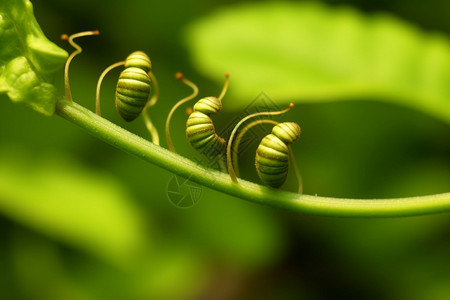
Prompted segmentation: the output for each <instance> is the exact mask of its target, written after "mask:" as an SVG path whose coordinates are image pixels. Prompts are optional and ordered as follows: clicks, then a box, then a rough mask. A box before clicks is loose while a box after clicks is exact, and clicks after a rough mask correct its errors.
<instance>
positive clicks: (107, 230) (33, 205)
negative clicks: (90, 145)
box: [0, 148, 148, 265]
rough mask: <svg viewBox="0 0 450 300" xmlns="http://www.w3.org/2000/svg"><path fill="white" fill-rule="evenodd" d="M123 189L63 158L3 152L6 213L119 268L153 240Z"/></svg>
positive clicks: (0, 190) (0, 171)
mask: <svg viewBox="0 0 450 300" xmlns="http://www.w3.org/2000/svg"><path fill="white" fill-rule="evenodd" d="M132 203H133V199H132V198H131V197H130V195H129V194H128V193H127V192H126V191H125V190H124V188H123V186H122V185H121V184H120V183H119V182H117V181H116V180H114V179H113V178H110V177H108V176H106V175H105V174H98V173H95V172H93V171H91V170H89V169H86V168H83V167H81V166H79V165H78V164H76V163H75V162H73V161H71V160H70V159H68V158H67V157H62V156H60V155H55V154H53V155H49V156H48V157H47V156H42V155H38V156H37V157H36V156H32V155H31V153H29V152H26V151H25V150H23V149H21V148H6V149H0V213H1V214H3V215H4V216H7V217H9V218H11V219H13V220H15V221H16V222H19V223H22V224H24V225H26V226H28V227H30V228H32V229H33V230H35V231H38V232H41V233H43V234H45V235H47V236H49V237H51V238H53V239H56V240H58V241H61V242H62V243H65V244H68V245H72V246H74V247H76V248H79V249H81V250H84V251H85V252H88V253H91V254H93V255H95V256H98V257H101V258H103V259H104V260H105V261H109V262H112V263H115V264H117V265H122V264H126V263H127V262H130V261H133V260H134V259H135V257H136V254H138V253H139V251H140V249H142V246H143V245H144V244H145V243H146V241H147V240H148V238H147V237H146V235H147V234H148V233H145V232H144V230H143V227H142V225H143V223H142V221H143V216H142V215H141V214H140V212H139V211H138V209H137V207H135V206H134V205H133V204H132Z"/></svg>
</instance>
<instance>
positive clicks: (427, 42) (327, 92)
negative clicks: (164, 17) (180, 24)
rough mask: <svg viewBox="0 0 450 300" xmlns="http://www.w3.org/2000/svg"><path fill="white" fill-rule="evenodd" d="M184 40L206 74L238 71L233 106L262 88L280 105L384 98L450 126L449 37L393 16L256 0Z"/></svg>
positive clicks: (192, 30)
mask: <svg viewBox="0 0 450 300" xmlns="http://www.w3.org/2000/svg"><path fill="white" fill-rule="evenodd" d="M184 36H185V41H186V44H187V46H188V47H189V48H190V52H191V55H192V58H193V60H194V62H195V63H194V66H197V67H198V68H199V70H200V71H201V72H203V73H204V74H205V75H206V76H207V77H209V78H216V80H217V81H219V79H220V77H219V72H218V70H219V71H220V70H227V71H228V72H230V73H231V74H233V88H232V89H231V91H230V92H231V93H234V97H230V99H229V100H228V104H229V106H228V107H233V106H234V108H241V107H242V106H244V105H246V102H245V101H243V99H247V101H248V102H250V101H251V100H252V99H254V98H255V97H256V96H257V95H258V94H259V93H260V92H261V91H264V92H265V93H266V94H267V95H269V97H271V98H272V99H276V101H278V104H283V103H289V102H294V103H302V102H305V103H306V102H309V103H311V102H312V103H317V102H323V101H338V100H362V99H365V100H379V101H386V102H389V103H393V104H400V105H404V106H408V107H411V108H415V109H417V110H420V111H422V112H425V113H428V114H430V115H433V116H435V117H438V118H440V119H442V120H444V121H446V122H450V84H449V82H450V81H449V79H450V42H449V39H448V37H447V36H445V35H443V34H437V33H425V32H423V31H421V30H419V29H418V28H416V27H414V26H413V25H411V24H408V23H406V22H404V21H402V20H399V19H397V18H395V17H392V16H390V15H386V14H374V15H371V16H366V15H363V14H362V13H360V12H358V11H356V10H355V9H352V8H350V7H341V8H339V7H338V8H336V7H333V8H329V7H327V6H325V5H323V4H319V3H292V2H264V3H262V2H258V3H254V4H245V5H236V6H233V7H232V8H229V9H222V10H220V11H217V12H216V13H215V14H212V15H210V16H208V17H205V18H203V19H200V20H199V21H195V22H194V23H193V24H192V25H191V26H190V27H189V28H188V30H187V31H186V34H185V35H184ZM204 45H208V47H205V46H204ZM248 102H247V103H248Z"/></svg>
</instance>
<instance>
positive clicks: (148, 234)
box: [0, 0, 450, 299]
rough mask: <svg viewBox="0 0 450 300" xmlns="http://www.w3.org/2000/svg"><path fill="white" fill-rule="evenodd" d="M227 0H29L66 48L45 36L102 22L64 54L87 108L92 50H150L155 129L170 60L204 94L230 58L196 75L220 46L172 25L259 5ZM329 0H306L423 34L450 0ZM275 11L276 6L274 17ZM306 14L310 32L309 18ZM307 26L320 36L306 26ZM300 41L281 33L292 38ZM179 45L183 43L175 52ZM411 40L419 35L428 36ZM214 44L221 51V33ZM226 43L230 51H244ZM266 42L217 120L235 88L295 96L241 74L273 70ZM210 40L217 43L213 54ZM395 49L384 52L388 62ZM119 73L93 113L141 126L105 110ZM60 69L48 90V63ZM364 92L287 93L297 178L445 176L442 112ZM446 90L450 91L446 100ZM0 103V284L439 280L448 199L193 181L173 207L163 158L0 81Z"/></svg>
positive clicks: (7, 291)
mask: <svg viewBox="0 0 450 300" xmlns="http://www.w3.org/2000/svg"><path fill="white" fill-rule="evenodd" d="M233 2H237V1H231V2H230V1H226V2H225V1H214V2H212V1H200V0H198V1H177V2H169V1H144V0H131V1H128V2H127V3H126V4H124V3H123V2H116V1H108V2H106V1H96V2H92V1H86V0H82V1H80V0H78V1H74V0H68V1H57V0H45V1H44V0H41V1H35V2H34V3H33V4H34V8H35V15H36V18H37V20H38V21H39V23H40V25H41V27H42V29H43V32H45V34H46V35H47V37H48V38H49V39H50V40H51V41H53V42H56V43H57V44H58V45H59V46H61V47H63V48H65V49H67V50H68V51H72V49H71V48H70V46H69V45H67V43H66V42H63V41H60V40H59V36H60V35H61V34H62V33H74V32H79V31H84V30H92V29H99V30H100V32H101V35H100V36H99V37H88V38H85V39H80V44H81V45H82V47H83V53H82V54H81V55H80V56H77V57H76V58H75V59H74V61H73V63H72V65H71V72H70V78H71V86H72V94H73V96H74V100H75V101H76V102H78V103H80V104H82V105H84V106H86V107H88V108H90V109H93V108H94V102H95V99H94V98H95V96H94V95H95V86H96V82H97V78H98V76H99V75H100V73H101V72H102V70H103V69H104V68H105V67H106V66H108V65H110V64H111V63H114V62H116V61H120V60H122V59H124V58H125V57H126V56H127V55H128V54H129V53H131V52H132V51H134V50H144V51H146V52H147V53H148V54H149V55H150V57H151V59H152V63H153V67H154V73H155V75H156V77H157V79H158V81H159V84H160V87H161V98H160V101H159V102H158V104H157V105H156V106H155V107H153V108H152V111H151V112H150V114H151V117H152V120H153V121H154V123H155V125H156V127H157V128H159V129H160V134H161V133H162V131H161V130H162V128H163V127H164V122H165V117H166V115H167V113H168V112H169V110H170V108H171V106H172V105H173V104H174V103H175V102H176V100H178V99H181V98H182V97H184V96H186V95H187V94H188V93H189V92H190V91H189V90H188V89H187V88H186V87H185V86H183V85H182V84H180V83H179V82H178V81H176V80H175V79H174V78H173V75H174V74H175V72H177V71H182V72H183V73H184V74H185V76H186V77H187V78H189V79H191V80H192V81H194V82H195V83H197V84H198V85H199V88H200V96H209V95H216V96H217V94H218V93H219V91H220V89H221V84H222V80H223V73H224V72H226V71H232V69H231V68H230V67H231V62H230V65H220V66H218V65H215V66H216V67H215V69H214V70H213V71H214V74H212V73H209V74H208V77H204V76H202V75H200V74H204V73H200V72H203V70H204V65H203V63H204V62H206V61H207V60H206V59H207V57H213V55H214V54H215V50H214V49H217V47H216V45H210V44H202V47H203V48H202V50H201V51H202V53H204V51H205V49H211V54H208V55H207V56H206V54H205V60H201V61H200V60H198V55H199V54H196V53H193V52H192V45H190V44H191V42H192V41H191V40H189V37H188V36H186V32H187V28H192V26H193V25H192V24H198V20H200V19H201V20H206V19H210V20H211V22H212V21H214V20H213V19H211V18H212V17H213V16H218V15H220V14H221V13H220V11H222V10H226V11H230V10H232V11H239V10H240V9H242V8H243V7H244V8H245V7H247V9H246V10H245V14H246V15H247V16H248V17H249V18H251V19H258V18H260V17H261V16H259V11H261V9H262V8H261V7H264V6H266V5H267V4H265V3H264V2H260V1H253V2H248V3H247V4H246V5H244V6H242V4H241V3H233ZM328 2H329V3H330V6H327V8H324V6H322V5H319V6H317V7H319V10H320V9H322V8H323V9H325V10H326V11H327V13H329V14H330V16H333V15H334V14H333V13H334V12H336V13H337V15H339V14H341V13H342V11H343V10H342V7H341V4H345V5H346V8H345V9H344V11H347V12H352V13H350V15H352V16H354V15H358V16H360V18H365V17H364V14H365V15H371V14H372V12H377V13H379V12H383V13H384V14H386V13H387V14H390V16H388V17H385V18H387V19H389V20H398V19H406V20H407V21H408V22H410V23H411V24H414V25H411V26H413V27H414V26H415V27H419V28H422V29H421V30H423V29H425V30H426V32H422V33H420V35H423V36H429V35H434V34H433V33H430V32H429V31H439V32H441V33H440V34H439V35H440V36H443V35H444V34H448V33H450V24H449V23H448V21H447V19H448V16H447V15H446V13H445V12H446V11H448V10H449V9H450V3H447V2H445V1H438V0H430V1H427V2H426V5H425V4H424V2H421V1H406V0H395V1H367V0H353V1H350V0H348V1H344V0H339V1H338V0H330V1H328ZM250 3H252V4H250ZM249 5H252V6H251V8H248V7H249ZM349 6H352V7H354V9H357V10H360V11H363V12H364V14H360V13H358V12H356V11H355V10H353V8H352V9H350V8H348V7H349ZM313 7H314V6H313ZM320 11H321V10H320ZM320 11H319V12H317V14H320ZM243 13H244V12H243ZM266 14H267V13H266ZM271 17H272V18H275V14H273V16H272V14H270V13H269V16H268V18H266V19H265V20H266V23H267V25H266V24H262V25H261V26H263V27H260V28H253V31H254V35H253V36H254V37H255V41H254V43H256V45H253V44H246V45H248V46H245V47H244V45H241V46H242V52H244V51H247V53H248V51H249V49H256V48H257V47H258V45H262V44H264V45H268V44H274V43H275V41H277V40H279V38H280V36H277V35H263V34H261V32H260V30H264V29H263V28H265V27H264V26H272V27H274V28H281V29H280V30H282V29H283V28H282V26H283V24H286V23H283V22H281V24H274V23H273V22H274V21H270V20H271ZM394 18H395V19H394ZM397 18H398V19H397ZM332 19H333V18H331V17H330V22H331V21H332ZM275 22H277V23H280V21H279V19H275ZM286 22H287V21H286ZM393 22H394V23H395V24H397V23H396V22H400V23H402V24H403V22H402V21H393ZM263 23H264V22H263ZM245 24H246V23H245V22H244V21H243V20H242V19H234V20H233V24H231V23H230V24H229V30H230V33H231V32H232V31H231V29H232V28H235V27H236V26H237V27H238V28H240V29H241V30H242V31H244V32H245V30H246V28H247V27H246V25H245ZM327 24H328V23H327ZM389 24H391V23H389ZM284 26H286V29H285V30H286V33H288V32H291V34H292V30H293V29H292V28H291V27H290V26H291V25H289V24H286V25H284ZM324 26H325V25H324ZM394 26H395V25H394ZM311 30H314V31H311V34H315V32H316V30H317V28H311ZM282 31H283V32H284V30H282ZM414 32H416V30H414ZM212 35H214V40H217V39H218V38H220V37H221V36H222V38H223V39H224V43H225V42H226V40H225V37H227V36H228V37H229V34H227V33H226V32H225V34H224V32H214V33H212ZM257 37H259V39H256V38H257ZM261 38H264V40H263V41H261V40H260V39H261ZM335 38H336V39H337V37H335ZM367 39H369V37H367ZM443 39H447V37H443ZM344 40H345V41H347V43H349V45H346V47H348V48H345V49H355V47H356V46H357V45H358V44H359V43H361V42H362V41H367V40H364V39H363V40H362V41H361V40H359V39H344ZM425 40H426V39H425ZM315 41H316V42H317V43H320V42H321V41H322V42H323V41H328V39H327V40H321V39H320V36H317V37H316V40H315ZM186 42H187V44H186ZM246 42H250V40H249V41H246ZM296 42H297V43H298V41H296V40H295V39H294V40H293V41H292V43H293V46H294V44H295V43H296ZM424 43H425V42H424ZM185 45H189V52H188V49H187V48H186V46H185ZM218 45H219V44H218ZM218 45H217V46H218ZM393 45H395V42H393V44H392V46H393ZM2 46H3V45H2ZM295 46H296V47H298V45H295ZM302 46H304V47H305V48H304V50H305V51H308V53H313V54H314V53H317V55H319V54H321V53H322V52H321V51H320V50H323V48H321V49H317V44H314V43H304V44H303V45H302ZM421 46H422V47H423V48H418V49H419V50H420V49H422V50H423V49H425V48H426V45H425V44H424V45H421ZM208 47H210V48H208ZM325 47H326V46H325ZM233 48H234V49H235V48H236V47H233ZM230 49H231V48H230ZM271 49H272V48H271ZM220 50H221V52H219V53H222V54H223V52H224V51H226V50H227V49H220ZM325 50H330V51H331V49H325ZM373 50H374V51H375V50H377V49H373ZM409 50H410V49H409V48H407V49H406V50H405V51H409ZM413 50H414V49H411V51H413ZM416 50H417V49H416ZM275 51H277V50H275ZM397 51H400V50H397ZM396 53H397V54H398V53H399V52H396ZM408 53H409V52H408ZM230 54H231V53H230ZM237 54H238V53H235V54H234V55H236V57H234V58H233V57H231V56H229V57H228V58H229V59H230V60H231V59H233V61H239V62H241V63H242V64H244V63H246V61H245V60H242V58H240V57H239V56H238V55H237ZM267 54H268V55H271V57H272V58H271V59H270V60H265V59H261V57H256V56H255V57H254V60H253V64H254V65H255V67H253V68H251V69H247V67H244V68H242V69H241V70H240V71H239V72H238V71H232V72H233V73H232V74H231V77H230V79H231V81H230V95H227V96H226V97H225V99H224V102H223V105H224V111H223V112H221V114H219V115H217V116H215V117H214V122H215V125H216V127H217V128H218V129H222V128H226V127H227V126H229V124H230V120H235V117H236V116H237V115H239V114H240V112H239V111H237V110H236V109H237V108H238V107H237V106H236V104H234V103H250V102H251V101H252V100H253V99H254V98H256V97H257V96H258V95H259V93H260V92H261V91H264V92H266V94H267V95H268V97H270V98H271V99H272V100H273V101H274V102H275V103H277V104H278V103H283V102H284V101H286V100H288V99H296V97H295V96H296V95H278V94H275V93H274V92H273V91H275V90H269V89H268V86H259V83H257V82H255V80H256V78H257V77H255V79H253V78H252V76H254V75H258V74H257V72H255V70H256V69H255V68H256V67H257V66H260V68H262V66H264V67H267V68H268V70H277V69H279V66H278V65H277V64H278V63H279V60H280V59H281V58H280V57H279V56H277V55H275V54H277V53H270V52H268V53H267ZM409 54H411V53H409ZM447 56H448V53H447ZM191 57H196V59H195V60H191V59H190V58H191ZM216 57H218V59H219V54H218V56H216ZM221 57H222V56H221ZM321 57H322V58H323V55H321V56H318V57H315V56H312V58H311V68H313V67H314V66H315V65H316V64H319V63H320V64H322V65H323V66H324V67H325V70H326V69H327V68H326V67H327V63H329V62H333V60H332V59H326V60H321ZM342 57H344V56H338V58H336V60H337V61H336V62H335V63H337V66H335V67H336V68H340V71H341V74H348V70H347V66H355V65H356V64H357V62H356V61H353V60H351V57H347V58H346V60H342ZM407 57H410V56H407ZM407 57H405V58H407ZM417 57H418V59H419V57H421V56H420V55H418V56H417ZM369 58H370V57H369ZM369 58H367V59H369ZM256 59H259V60H258V61H256ZM386 59H389V57H387V58H386ZM391 59H392V58H391ZM387 61H389V60H387ZM346 62H348V64H346ZM382 62H385V60H382ZM447 62H448V57H447ZM372 63H373V62H372ZM393 63H395V64H396V66H398V63H397V61H393ZM295 66H296V65H295V64H292V68H294V67H295ZM212 67H214V66H212ZM292 68H291V69H292ZM447 69H448V65H447ZM383 70H384V69H383ZM241 71H242V72H244V74H248V73H247V72H251V73H250V75H251V76H250V75H247V76H245V78H242V77H241V75H242V74H240V72H241ZM299 71H301V70H299ZM403 71H404V70H403V69H402V72H403ZM118 72H119V71H117V72H116V73H115V74H114V72H112V73H111V74H109V75H108V77H107V78H106V79H105V81H104V85H103V86H102V110H103V115H104V116H105V117H106V118H108V119H110V120H111V121H113V122H115V123H117V124H119V125H120V126H123V127H125V128H127V129H129V130H130V131H132V132H135V133H137V134H139V135H141V136H144V137H147V138H148V134H147V133H146V131H145V126H144V124H143V122H142V121H141V120H139V119H138V120H136V121H135V122H132V123H130V124H128V123H125V122H124V121H122V120H121V119H120V117H119V116H118V115H117V112H116V111H115V108H114V104H113V99H114V88H115V80H116V79H117V76H118ZM210 72H212V71H210ZM276 74H278V75H276ZM259 75H261V76H264V78H267V79H273V80H275V79H277V78H274V77H278V76H281V75H279V73H270V72H269V73H267V74H264V75H262V74H259ZM381 75H383V74H381ZM388 75H392V73H387V74H386V76H388ZM407 75H409V74H407ZM411 76H412V75H411ZM355 77H356V76H355ZM212 78H218V79H220V82H215V81H211V79H212ZM282 78H284V79H285V81H283V82H282V83H280V84H283V85H286V86H290V87H295V86H305V84H302V82H299V80H298V79H296V78H295V77H293V78H286V76H284V75H283V77H282ZM317 78H319V77H317ZM307 79H309V78H306V79H305V80H307ZM342 80H343V79H342ZM447 81H448V80H447ZM318 83H320V82H318ZM430 83H432V84H435V82H433V81H430ZM436 84H437V82H436ZM56 86H57V87H58V88H59V90H58V94H59V95H61V97H62V95H63V93H64V92H63V73H62V71H60V74H59V77H58V78H57V81H56ZM408 86H409V85H408ZM412 89H413V91H409V95H411V93H412V94H414V93H415V92H416V86H412ZM417 89H418V87H417ZM252 91H254V94H252V93H253V92H252ZM323 92H324V93H325V92H326V91H323ZM436 92H437V91H436ZM447 94H448V93H447ZM370 96H371V97H369V98H370V99H367V98H366V97H361V99H362V98H364V100H375V101H346V102H332V103H327V102H320V103H317V102H315V101H314V102H310V103H300V104H298V105H296V107H295V108H294V110H292V111H291V112H289V113H288V114H286V116H283V117H280V118H279V119H280V120H281V119H283V120H289V121H296V122H298V123H299V124H300V125H301V127H302V136H301V138H300V140H299V141H298V142H297V144H296V145H294V150H295V155H296V158H297V161H298V164H299V167H300V170H301V172H302V175H303V179H304V184H305V193H308V194H316V193H317V194H319V195H326V196H337V197H361V198H364V197H366V198H373V197H397V196H414V195H424V194H431V193H440V192H448V189H449V182H450V127H449V124H448V123H444V122H442V121H441V120H439V119H435V118H433V116H434V114H424V113H422V112H421V111H420V110H413V109H409V108H408V105H404V104H405V103H403V104H402V105H395V104H393V103H394V102H393V101H389V102H388V101H387V100H392V99H391V98H389V99H385V98H384V97H381V96H382V95H370ZM413 96H416V95H413ZM407 97H408V96H407ZM108 99H110V100H108ZM341 99H342V100H347V98H346V97H341ZM414 99H416V98H415V97H414ZM353 100H359V98H357V99H356V98H355V97H353ZM406 100H408V99H406ZM444 100H445V101H446V102H445V103H447V104H448V101H449V99H448V98H446V99H444ZM411 101H412V100H411ZM227 103H229V104H230V105H228V104H227ZM440 103H441V102H440ZM442 103H444V102H442ZM442 103H441V104H442ZM443 105H446V104H443ZM415 107H417V106H415ZM439 109H440V110H442V114H445V113H448V106H441V105H439ZM445 109H447V111H444V110H445ZM0 111H1V112H3V114H2V118H0V156H1V159H0V203H1V210H0V212H1V214H2V216H1V217H0V241H1V242H0V245H1V246H0V298H2V299H255V298H264V299H339V298H345V299H361V298H364V299H380V298H383V299H446V298H448V297H450V289H449V286H450V276H449V274H448V271H447V270H448V267H449V266H448V263H449V262H450V257H449V253H450V249H449V247H450V238H449V237H450V235H449V228H450V224H449V222H448V214H442V215H436V216H426V217H414V218H406V219H373V220H370V219H369V220H366V219H341V218H330V217H317V216H307V215H298V214H293V213H289V212H284V211H278V210H273V209H269V208H266V207H262V206H258V205H253V204H249V203H243V202H242V201H241V200H239V199H234V198H232V197H229V196H226V195H222V194H220V193H217V192H215V191H211V190H208V189H203V192H202V197H201V199H200V201H199V203H198V204H197V205H196V206H194V207H192V208H190V209H179V208H176V207H174V206H173V205H172V204H171V203H170V202H169V201H168V199H167V194H166V193H167V191H166V187H167V184H168V182H169V181H170V180H171V178H172V176H173V175H172V174H170V173H168V172H167V171H165V170H162V169H159V168H157V167H155V166H152V165H149V164H146V163H143V162H142V161H141V160H139V159H138V158H135V157H131V156H129V155H127V154H125V153H121V152H120V151H118V150H116V149H114V148H112V147H110V146H109V145H106V144H104V143H102V142H100V141H98V140H96V139H94V138H92V137H90V136H89V135H87V134H86V133H85V132H83V131H81V130H79V129H78V128H76V127H75V126H73V125H72V124H70V123H68V122H66V121H65V120H62V119H60V118H58V117H56V116H55V117H50V118H47V117H43V116H42V115H39V114H36V113H35V112H33V111H32V110H30V109H28V108H27V107H24V106H21V105H15V104H13V103H11V102H10V101H9V100H8V99H7V97H6V96H5V95H0ZM173 121H174V122H173V124H172V128H173V129H172V132H173V139H174V142H175V146H176V147H177V149H178V150H179V152H180V153H181V154H183V155H186V156H188V157H190V158H192V159H200V157H199V156H198V155H197V154H196V153H195V151H193V150H192V149H190V147H189V145H188V144H187V142H186V140H185V133H184V129H183V128H184V126H185V122H186V115H184V114H183V112H182V110H180V112H177V114H176V115H175V116H174V120H173ZM176 128H179V130H177V129H176ZM163 144H164V143H163ZM163 146H165V145H163ZM254 149H256V145H252V146H250V147H249V148H247V150H246V151H245V152H244V153H242V157H241V158H240V165H241V167H240V169H241V173H242V175H243V176H244V177H245V178H248V179H250V180H253V181H255V182H257V181H258V179H257V176H256V172H255V171H254V167H253V161H254ZM284 188H285V189H295V180H293V179H292V178H289V180H288V182H287V184H286V186H285V187H284Z"/></svg>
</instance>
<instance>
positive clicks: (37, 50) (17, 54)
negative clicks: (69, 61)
mask: <svg viewBox="0 0 450 300" xmlns="http://www.w3.org/2000/svg"><path fill="white" fill-rule="evenodd" d="M0 45H1V48H0V93H7V94H8V96H9V98H10V99H11V100H12V101H14V102H24V103H26V104H28V105H30V106H31V107H32V108H33V109H35V110H36V111H38V112H40V113H43V114H45V115H52V114H53V112H54V110H55V104H56V100H57V98H56V88H55V87H54V86H53V85H52V84H51V80H52V79H53V76H54V74H55V73H56V72H57V71H58V70H59V69H60V68H61V67H62V66H63V64H64V62H65V60H66V58H67V52H66V51H64V50H63V49H61V48H59V47H58V46H56V45H55V44H53V43H52V42H50V41H49V40H48V39H47V38H46V37H45V36H44V33H43V32H42V30H41V28H40V27H39V24H38V23H37V21H36V19H35V18H34V14H33V5H32V4H31V2H30V1H27V0H2V1H1V2H0Z"/></svg>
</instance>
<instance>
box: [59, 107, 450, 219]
mask: <svg viewBox="0 0 450 300" xmlns="http://www.w3.org/2000/svg"><path fill="white" fill-rule="evenodd" d="M56 112H57V114H58V115H60V116H61V117H63V118H65V119H67V120H69V121H71V122H73V123H75V124H77V125H78V126H80V127H82V128H83V129H85V130H87V131H88V132H89V133H91V134H92V135H93V136H95V137H97V138H100V139H102V140H103V141H105V142H107V143H109V144H111V145H113V146H115V147H117V148H119V149H121V150H124V151H126V152H128V153H130V154H133V155H136V156H137V157H140V158H142V159H143V160H145V161H148V162H150V163H153V164H155V165H157V166H159V167H162V168H165V169H167V170H169V171H171V172H173V173H175V174H178V175H180V176H183V177H185V178H190V179H191V180H193V181H195V182H198V183H200V184H202V185H204V186H206V187H209V188H212V189H215V190H217V191H221V192H224V193H227V194H230V195H232V196H235V197H239V198H242V199H244V200H248V201H251V202H255V203H259V204H266V205H269V206H273V207H279V208H284V209H288V210H292V211H298V212H304V213H311V214H318V215H330V216H347V217H399V216H413V215H423V214H431V213H440V212H445V211H450V193H444V194H437V195H430V196H422V197H410V198H397V199H371V200H365V199H340V198H329V197H319V196H312V195H299V194H294V193H290V192H285V191H280V190H276V189H271V188H268V187H264V186H261V185H258V184H255V183H251V182H248V181H245V180H239V184H237V183H234V182H232V181H231V180H230V177H229V175H228V174H225V173H221V172H218V171H215V170H211V169H205V168H203V167H201V166H200V165H198V164H196V163H195V162H193V161H191V160H189V159H187V158H185V157H182V156H180V155H178V154H176V153H173V152H171V151H169V150H167V149H165V148H162V147H160V146H157V145H154V144H152V143H151V142H149V141H147V140H145V139H143V138H141V137H138V136H136V135H134V134H132V133H130V132H128V131H126V130H125V129H123V128H121V127H119V126H117V125H115V124H113V123H111V122H109V121H108V120H106V119H103V118H101V117H99V116H97V115H96V114H95V113H93V112H91V111H90V110H88V109H86V108H84V107H82V106H80V105H78V104H76V103H69V102H67V101H60V102H58V106H57V110H56Z"/></svg>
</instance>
